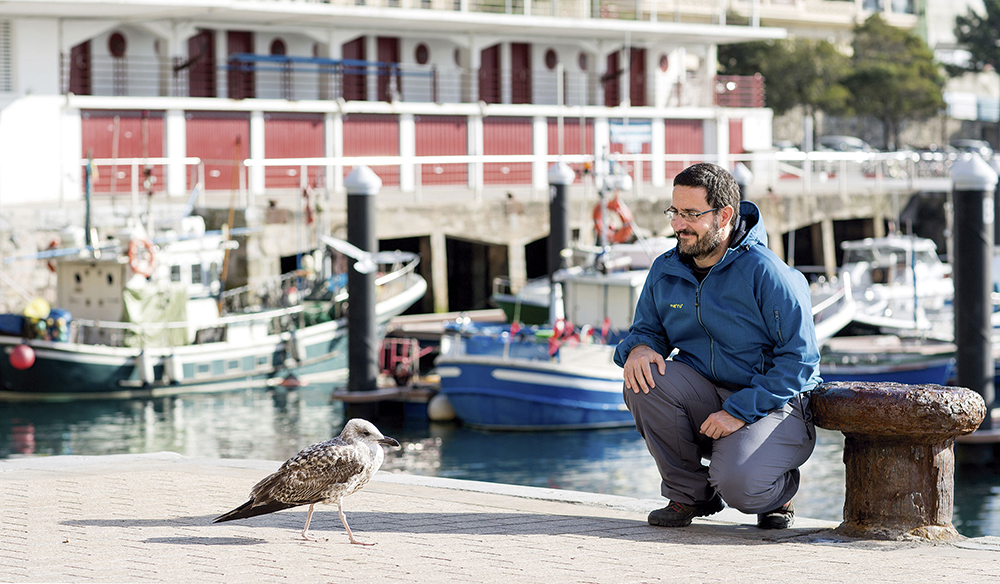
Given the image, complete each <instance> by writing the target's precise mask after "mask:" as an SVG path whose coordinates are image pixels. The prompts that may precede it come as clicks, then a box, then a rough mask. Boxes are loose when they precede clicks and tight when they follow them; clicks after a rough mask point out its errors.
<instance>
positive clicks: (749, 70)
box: [719, 39, 850, 115]
mask: <svg viewBox="0 0 1000 584" xmlns="http://www.w3.org/2000/svg"><path fill="white" fill-rule="evenodd" d="M719 65H720V67H721V71H722V72H723V73H724V74H726V75H753V74H754V73H757V72H760V73H761V74H762V75H763V76H764V79H765V80H766V82H767V94H766V96H765V99H766V103H767V107H769V108H771V109H773V110H774V112H775V113H776V114H778V115H781V114H783V113H785V112H787V111H788V110H790V109H792V108H794V107H795V106H798V105H801V106H803V108H804V109H805V111H806V114H807V115H815V114H816V113H817V112H818V111H825V112H829V113H841V112H844V111H846V110H847V104H848V102H849V98H850V92H848V90H847V88H846V87H844V85H843V84H842V83H841V80H842V79H843V78H844V77H846V76H847V74H848V73H849V71H850V61H849V59H848V58H847V57H846V56H845V55H843V54H842V53H840V52H839V51H838V50H837V48H836V47H834V46H833V45H832V44H831V43H829V42H827V41H812V40H807V39H796V40H784V41H778V42H772V41H758V42H753V43H742V44H737V45H727V46H725V47H720V48H719Z"/></svg>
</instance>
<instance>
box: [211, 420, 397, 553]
mask: <svg viewBox="0 0 1000 584" xmlns="http://www.w3.org/2000/svg"><path fill="white" fill-rule="evenodd" d="M380 444H385V445H389V446H399V442H397V441H396V440H395V439H393V438H389V437H387V436H383V435H382V433H381V432H379V431H378V429H377V428H376V427H375V425H374V424H372V423H371V422H369V421H367V420H362V419H360V418H355V419H353V420H350V421H349V422H347V425H345V426H344V430H343V431H342V432H341V433H340V436H339V437H337V438H334V439H332V440H327V441H326V442H319V443H317V444H313V445H312V446H309V447H307V448H305V449H303V450H302V451H301V452H299V453H298V454H296V455H295V456H293V457H291V458H289V459H288V460H287V461H285V463H284V464H282V465H281V468H279V469H278V470H277V472H275V473H274V474H271V475H269V476H267V477H265V478H264V479H263V480H261V481H260V482H259V483H257V484H256V485H254V487H253V489H251V490H250V500H249V501H247V502H246V503H244V504H243V505H240V506H239V507H237V508H236V509H233V510H232V511H230V512H228V513H225V514H223V515H220V516H218V517H216V518H215V519H214V520H213V523H218V522H220V521H232V520H234V519H245V518H247V517H254V516H256V515H264V514H265V513H274V512H275V511H281V510H282V509H288V508H290V507H298V506H300V505H309V513H308V515H307V516H306V524H305V527H303V529H302V537H303V538H305V539H308V540H315V539H316V538H313V537H310V536H309V534H308V531H309V522H310V520H311V519H312V514H313V508H314V507H315V505H316V504H317V503H336V504H337V512H338V513H339V515H340V520H341V521H342V522H343V524H344V529H346V530H347V536H348V538H349V539H350V541H351V543H358V544H360V543H362V542H360V541H358V540H356V539H355V538H354V534H352V533H351V528H350V527H349V526H348V525H347V518H346V517H345V516H344V510H343V506H342V504H341V501H342V500H343V498H344V497H346V496H347V495H350V494H351V493H354V492H357V491H358V490H359V489H361V488H362V487H364V486H365V485H366V484H367V483H368V481H369V480H371V478H372V476H374V475H375V471H377V470H378V469H379V467H380V466H382V459H383V457H384V456H385V454H384V453H383V451H382V447H381V446H380Z"/></svg>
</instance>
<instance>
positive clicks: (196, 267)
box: [191, 264, 201, 284]
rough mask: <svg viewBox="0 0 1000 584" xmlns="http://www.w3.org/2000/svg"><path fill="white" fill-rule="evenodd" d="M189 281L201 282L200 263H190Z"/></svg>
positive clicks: (193, 282)
mask: <svg viewBox="0 0 1000 584" xmlns="http://www.w3.org/2000/svg"><path fill="white" fill-rule="evenodd" d="M191 283H192V284H201V264H191Z"/></svg>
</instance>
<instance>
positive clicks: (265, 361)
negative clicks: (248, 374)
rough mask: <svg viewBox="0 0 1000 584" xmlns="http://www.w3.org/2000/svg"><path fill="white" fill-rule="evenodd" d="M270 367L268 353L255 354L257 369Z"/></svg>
mask: <svg viewBox="0 0 1000 584" xmlns="http://www.w3.org/2000/svg"><path fill="white" fill-rule="evenodd" d="M270 367H271V356H270V355H258V356H257V369H269V368H270Z"/></svg>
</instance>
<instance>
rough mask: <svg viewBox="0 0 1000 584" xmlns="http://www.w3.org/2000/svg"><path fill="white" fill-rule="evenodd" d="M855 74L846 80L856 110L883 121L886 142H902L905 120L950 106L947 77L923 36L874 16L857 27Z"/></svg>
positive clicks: (852, 62)
mask: <svg viewBox="0 0 1000 584" xmlns="http://www.w3.org/2000/svg"><path fill="white" fill-rule="evenodd" d="M853 48H854V56H853V57H852V58H851V67H852V69H853V71H852V73H851V74H850V75H848V76H847V78H846V79H845V80H844V85H845V86H846V87H847V88H848V89H849V90H850V92H851V94H852V96H853V99H852V102H851V103H852V108H853V110H854V112H855V113H857V114H860V115H869V116H872V117H875V118H877V119H879V120H881V121H882V124H883V138H884V139H885V143H886V144H896V143H897V140H898V137H899V133H900V131H901V130H902V124H903V122H904V121H906V120H909V119H915V118H917V119H922V118H927V117H930V116H932V115H935V114H936V113H938V112H939V111H940V110H941V109H942V108H943V107H944V98H943V96H942V90H943V88H944V78H943V76H942V75H941V72H940V71H939V70H938V66H937V64H936V63H935V62H934V54H933V53H932V52H931V50H930V49H929V48H928V47H927V45H926V43H924V41H923V40H922V39H920V38H919V37H917V36H915V35H913V34H911V33H909V32H907V31H904V30H901V29H898V28H895V27H893V26H889V25H888V24H886V22H885V21H884V20H882V18H881V17H880V16H879V15H877V14H876V15H873V16H871V17H870V18H868V20H866V21H865V22H864V23H863V24H861V25H859V26H856V27H855V28H854V42H853Z"/></svg>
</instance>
